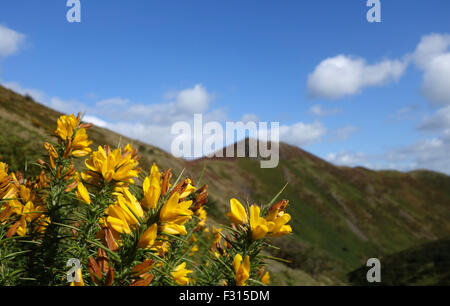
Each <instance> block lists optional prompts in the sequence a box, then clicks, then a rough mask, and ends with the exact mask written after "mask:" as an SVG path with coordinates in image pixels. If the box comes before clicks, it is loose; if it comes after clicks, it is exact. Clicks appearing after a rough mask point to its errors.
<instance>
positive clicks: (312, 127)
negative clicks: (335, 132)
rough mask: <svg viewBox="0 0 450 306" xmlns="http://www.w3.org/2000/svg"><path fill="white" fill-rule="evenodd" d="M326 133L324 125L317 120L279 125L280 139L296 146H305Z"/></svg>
mask: <svg viewBox="0 0 450 306" xmlns="http://www.w3.org/2000/svg"><path fill="white" fill-rule="evenodd" d="M326 133H327V129H326V128H325V126H324V125H323V124H322V123H321V122H319V121H315V122H314V123H310V124H308V123H303V122H297V123H294V124H292V125H280V140H281V141H283V142H286V143H289V144H292V145H296V146H306V145H309V144H311V143H314V142H318V141H320V140H321V139H322V137H323V136H325V134H326Z"/></svg>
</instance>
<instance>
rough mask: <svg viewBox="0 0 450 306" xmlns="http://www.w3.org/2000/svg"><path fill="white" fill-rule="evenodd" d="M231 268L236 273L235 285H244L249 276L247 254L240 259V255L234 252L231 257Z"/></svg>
mask: <svg viewBox="0 0 450 306" xmlns="http://www.w3.org/2000/svg"><path fill="white" fill-rule="evenodd" d="M233 268H234V273H235V275H236V278H235V279H236V285H238V286H245V282H246V281H247V280H248V279H249V277H250V257H248V255H247V256H245V258H244V261H242V255H241V254H236V256H234V259H233Z"/></svg>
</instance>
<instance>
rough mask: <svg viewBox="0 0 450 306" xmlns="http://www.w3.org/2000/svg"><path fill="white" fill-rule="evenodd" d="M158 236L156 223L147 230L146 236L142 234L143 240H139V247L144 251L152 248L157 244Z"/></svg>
mask: <svg viewBox="0 0 450 306" xmlns="http://www.w3.org/2000/svg"><path fill="white" fill-rule="evenodd" d="M157 234H158V224H156V223H154V224H152V225H151V226H149V227H148V228H147V229H146V230H145V232H144V234H142V237H141V239H139V243H138V246H139V247H140V248H143V249H148V248H150V247H151V246H153V244H154V243H155V240H156V235H157Z"/></svg>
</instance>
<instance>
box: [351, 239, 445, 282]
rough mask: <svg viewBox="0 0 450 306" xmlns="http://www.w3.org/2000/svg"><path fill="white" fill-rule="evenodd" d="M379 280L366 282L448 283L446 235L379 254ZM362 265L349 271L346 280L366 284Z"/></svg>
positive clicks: (364, 270) (365, 268)
mask: <svg viewBox="0 0 450 306" xmlns="http://www.w3.org/2000/svg"><path fill="white" fill-rule="evenodd" d="M380 262H381V270H380V271H381V283H372V284H370V285H380V284H381V285H386V286H390V285H394V286H404V285H417V286H428V285H436V286H450V239H440V240H437V241H432V242H428V243H426V244H424V245H420V246H418V247H413V248H410V249H407V250H404V251H401V252H398V253H395V254H392V255H388V256H383V257H382V258H381V260H380ZM368 269H369V268H367V267H366V266H362V267H360V268H359V269H357V270H355V271H353V272H351V273H349V282H350V283H351V284H354V285H363V286H364V285H368V283H367V282H366V273H367V270H368Z"/></svg>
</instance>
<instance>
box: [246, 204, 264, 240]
mask: <svg viewBox="0 0 450 306" xmlns="http://www.w3.org/2000/svg"><path fill="white" fill-rule="evenodd" d="M250 229H251V231H252V238H253V239H254V240H258V239H261V238H264V237H265V236H266V234H267V232H268V231H269V227H268V222H267V221H266V219H264V218H263V217H261V216H260V208H259V207H258V206H257V205H252V206H250Z"/></svg>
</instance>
